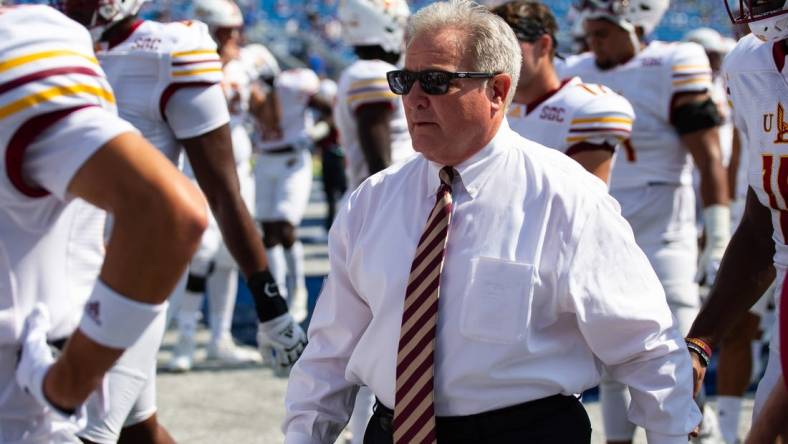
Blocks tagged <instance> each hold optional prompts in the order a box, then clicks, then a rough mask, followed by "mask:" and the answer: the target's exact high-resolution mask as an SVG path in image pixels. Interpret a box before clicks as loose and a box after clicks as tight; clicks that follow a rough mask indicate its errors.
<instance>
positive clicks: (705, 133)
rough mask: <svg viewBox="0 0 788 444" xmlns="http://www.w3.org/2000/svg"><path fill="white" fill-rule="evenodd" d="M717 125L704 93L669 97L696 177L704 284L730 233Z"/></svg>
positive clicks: (716, 111)
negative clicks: (702, 246) (694, 168)
mask: <svg viewBox="0 0 788 444" xmlns="http://www.w3.org/2000/svg"><path fill="white" fill-rule="evenodd" d="M720 123H722V118H721V116H720V113H719V109H718V108H717V105H716V104H715V103H714V102H713V101H712V100H711V96H709V94H708V93H706V92H686V93H680V94H676V95H675V96H674V97H673V101H672V107H671V124H673V127H674V128H675V129H676V131H677V132H678V134H679V136H680V138H681V141H682V143H683V144H684V146H685V147H687V149H688V150H689V152H690V154H691V155H692V158H693V160H694V161H695V165H696V167H697V168H698V171H699V173H700V196H701V199H702V200H703V227H704V234H705V242H706V243H705V246H704V248H703V252H702V253H701V256H700V261H699V264H698V277H699V280H701V281H705V282H707V283H711V282H712V281H714V278H715V276H716V274H717V272H718V265H719V263H720V261H721V260H722V255H723V254H724V253H725V246H726V245H727V243H728V240H729V237H730V232H731V227H730V220H731V217H730V208H729V207H728V204H729V196H730V193H729V190H728V177H727V172H726V170H725V167H724V166H723V165H722V151H721V149H720V135H719V131H718V127H719V125H720Z"/></svg>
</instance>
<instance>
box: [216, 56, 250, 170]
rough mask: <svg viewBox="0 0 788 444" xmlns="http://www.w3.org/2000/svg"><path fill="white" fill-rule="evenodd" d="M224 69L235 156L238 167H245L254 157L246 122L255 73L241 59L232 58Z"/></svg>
mask: <svg viewBox="0 0 788 444" xmlns="http://www.w3.org/2000/svg"><path fill="white" fill-rule="evenodd" d="M223 69H224V79H223V80H222V89H223V90H224V96H225V98H226V99H227V108H228V109H229V112H230V133H231V134H232V139H233V157H234V158H235V165H236V167H243V166H244V165H245V164H248V163H249V160H250V159H251V158H252V141H251V139H250V138H249V133H248V131H247V128H246V124H247V123H248V121H249V100H250V97H251V88H252V81H253V80H254V77H253V75H254V74H253V72H252V71H250V69H249V67H248V65H246V64H245V63H243V62H242V61H240V60H231V61H230V62H228V63H227V64H226V65H224V68H223ZM247 166H248V165H247Z"/></svg>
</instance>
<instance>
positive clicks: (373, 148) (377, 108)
mask: <svg viewBox="0 0 788 444" xmlns="http://www.w3.org/2000/svg"><path fill="white" fill-rule="evenodd" d="M393 113H394V109H393V108H392V106H391V104H390V103H388V102H377V103H366V104H364V105H361V106H359V107H358V108H357V109H356V120H357V123H358V124H357V125H356V127H357V128H358V141H359V145H361V151H362V152H363V153H364V159H365V160H366V161H367V165H368V166H369V174H370V175H373V174H375V173H377V172H378V171H381V170H384V169H386V167H388V166H389V165H391V127H390V125H389V122H390V121H391V116H392V114H393Z"/></svg>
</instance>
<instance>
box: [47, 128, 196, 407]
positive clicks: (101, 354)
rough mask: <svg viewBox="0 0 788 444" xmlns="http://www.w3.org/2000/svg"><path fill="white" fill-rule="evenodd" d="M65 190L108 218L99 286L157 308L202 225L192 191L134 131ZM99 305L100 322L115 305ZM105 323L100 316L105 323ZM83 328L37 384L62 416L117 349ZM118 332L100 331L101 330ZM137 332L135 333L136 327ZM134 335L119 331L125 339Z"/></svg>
mask: <svg viewBox="0 0 788 444" xmlns="http://www.w3.org/2000/svg"><path fill="white" fill-rule="evenodd" d="M68 190H69V192H70V193H71V194H73V195H76V196H79V197H82V198H83V199H85V200H87V201H88V202H91V203H92V204H94V205H96V206H98V207H100V208H102V209H104V210H106V211H107V212H109V213H111V214H112V215H113V218H114V226H113V229H112V234H111V237H110V240H109V244H108V245H107V254H106V258H105V260H104V265H103V267H102V269H101V274H100V276H99V279H100V282H101V283H103V285H105V286H106V287H108V291H110V292H112V293H114V296H115V297H117V296H121V297H122V298H126V300H127V301H129V302H132V307H131V308H132V309H137V308H141V307H146V306H147V308H148V309H151V308H153V306H155V305H158V304H161V303H163V302H164V301H165V300H166V298H167V296H168V295H169V294H170V292H171V291H172V289H173V288H174V287H175V284H176V282H177V281H178V279H179V278H180V276H181V274H182V273H183V270H184V269H185V268H186V265H187V264H188V262H189V259H190V258H191V255H192V254H193V252H194V250H195V249H196V248H197V245H198V243H199V240H200V237H201V235H202V232H203V230H204V229H205V226H206V224H207V221H206V214H205V207H204V205H205V204H204V200H203V198H202V196H201V195H200V193H199V191H198V190H197V189H196V188H195V187H194V186H193V185H192V184H191V183H190V182H189V181H188V179H186V178H185V177H184V176H183V175H182V174H180V172H179V171H178V170H177V169H176V168H175V167H174V166H173V165H172V164H171V162H169V161H168V160H167V159H166V158H165V157H164V156H163V155H161V154H160V153H159V151H158V150H156V149H155V148H153V147H152V146H151V145H150V144H149V143H148V142H147V141H145V140H144V139H143V138H142V137H140V136H138V135H136V134H134V133H124V134H121V135H119V136H117V137H115V138H114V139H112V140H110V141H109V142H107V143H106V144H105V145H104V146H103V147H102V148H101V149H99V151H97V152H96V153H95V154H94V155H93V156H92V157H90V158H89V159H88V160H87V162H85V163H84V164H83V165H82V167H81V168H80V169H79V170H78V172H77V173H76V175H75V176H74V178H73V179H72V181H71V183H70V185H69V187H68ZM95 294H96V291H94V296H95ZM92 299H93V297H91V300H92ZM100 302H101V303H103V304H104V305H103V306H101V307H100V309H101V310H102V313H101V314H100V315H101V316H103V315H106V314H108V312H109V311H110V308H112V307H110V306H109V304H111V303H113V302H115V303H117V302H116V301H113V299H112V298H109V299H103V300H101V301H100ZM114 308H115V309H129V307H127V306H125V305H124V302H123V301H122V300H121V301H120V307H114ZM143 310H144V308H143ZM109 320H110V319H108V318H104V321H105V322H108V321H109ZM84 324H85V323H84V322H83V323H82V325H81V326H80V329H78V330H76V331H75V332H74V334H73V335H72V336H71V339H70V340H69V342H68V343H67V345H66V347H65V349H64V351H63V354H62V355H61V356H60V358H59V359H58V360H57V361H56V362H55V363H54V364H53V365H52V367H51V368H50V370H49V371H48V372H47V374H46V377H45V378H44V394H45V396H46V398H48V399H49V401H50V402H52V403H53V404H54V405H56V406H58V407H60V408H62V409H64V410H70V409H74V408H75V407H77V406H78V405H80V404H82V403H83V402H84V401H85V399H86V398H87V397H88V395H89V394H90V393H91V392H92V391H93V390H94V389H95V388H96V387H97V386H98V384H99V383H100V382H101V380H102V377H103V375H104V373H105V372H106V371H107V370H108V369H109V368H110V367H111V366H112V364H113V363H114V362H115V360H117V359H118V358H119V357H120V355H121V354H122V353H123V349H121V348H116V347H108V346H105V345H102V344H100V343H98V342H96V339H92V338H93V337H95V333H91V334H90V336H88V335H86V333H85V332H84V331H83V325H84ZM120 327H121V326H115V327H109V326H106V325H105V326H104V329H111V328H120ZM139 327H146V326H139ZM137 330H138V331H137V333H139V334H141V333H142V331H143V330H144V328H142V329H140V328H137ZM123 333H124V332H115V335H118V334H121V335H122V334H123ZM134 334H135V333H134V332H132V331H128V332H125V335H126V336H133V335H134ZM110 335H111V336H112V333H110ZM116 339H121V338H116ZM126 339H129V340H131V339H133V338H131V337H129V338H126ZM127 342H128V341H127Z"/></svg>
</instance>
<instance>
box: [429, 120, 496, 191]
mask: <svg viewBox="0 0 788 444" xmlns="http://www.w3.org/2000/svg"><path fill="white" fill-rule="evenodd" d="M510 132H511V129H509V122H507V121H506V119H505V118H504V119H503V120H501V125H500V127H499V128H498V132H497V133H495V136H494V137H493V138H492V140H491V141H490V143H488V144H487V145H485V146H484V148H482V149H481V150H479V152H477V153H476V154H474V155H473V156H471V158H470V159H467V160H465V161H464V162H462V163H460V164H459V165H455V166H454V169H455V170H457V173H458V174H457V176H455V178H454V184H453V185H454V186H457V184H458V183H459V185H460V186H462V187H463V188H464V189H465V191H466V192H467V193H468V195H470V196H471V199H475V198H476V196H477V195H478V194H479V190H480V189H481V188H482V186H483V185H484V184H485V183H486V182H487V180H488V179H489V178H490V177H491V176H492V175H493V174H495V171H493V168H490V162H491V161H492V159H493V158H494V157H496V155H497V154H498V153H500V152H502V151H503V150H504V149H505V148H506V146H507V143H506V139H507V135H508V134H509V133H510ZM444 166H445V165H441V164H439V163H435V162H432V161H427V172H428V175H427V197H434V196H435V195H436V193H437V192H438V187H439V186H440V179H439V178H438V172H439V171H440V169H441V168H443V167H444Z"/></svg>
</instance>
